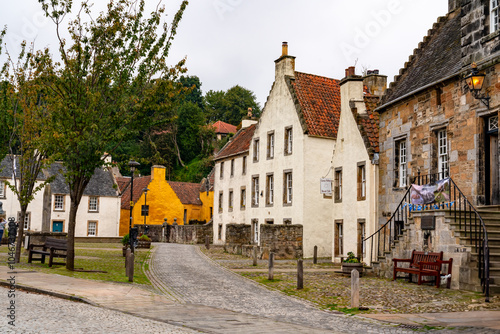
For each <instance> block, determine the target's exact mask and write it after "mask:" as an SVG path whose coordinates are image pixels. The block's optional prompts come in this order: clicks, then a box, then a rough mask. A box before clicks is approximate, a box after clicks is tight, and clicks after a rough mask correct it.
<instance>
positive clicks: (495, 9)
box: [490, 0, 500, 33]
mask: <svg viewBox="0 0 500 334" xmlns="http://www.w3.org/2000/svg"><path fill="white" fill-rule="evenodd" d="M498 3H499V1H498V0H490V33H494V32H495V31H497V30H498V29H499V28H500V24H499V16H498V14H499V6H498Z"/></svg>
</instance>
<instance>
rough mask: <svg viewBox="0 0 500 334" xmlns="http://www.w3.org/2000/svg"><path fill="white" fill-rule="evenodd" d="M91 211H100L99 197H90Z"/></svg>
mask: <svg viewBox="0 0 500 334" xmlns="http://www.w3.org/2000/svg"><path fill="white" fill-rule="evenodd" d="M89 212H99V197H95V196H90V197H89Z"/></svg>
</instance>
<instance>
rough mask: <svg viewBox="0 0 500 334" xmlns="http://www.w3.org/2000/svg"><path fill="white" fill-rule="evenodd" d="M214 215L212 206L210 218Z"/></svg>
mask: <svg viewBox="0 0 500 334" xmlns="http://www.w3.org/2000/svg"><path fill="white" fill-rule="evenodd" d="M213 216H214V208H213V207H210V219H212V217H213Z"/></svg>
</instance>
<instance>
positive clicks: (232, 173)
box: [231, 159, 234, 177]
mask: <svg viewBox="0 0 500 334" xmlns="http://www.w3.org/2000/svg"><path fill="white" fill-rule="evenodd" d="M233 176H234V159H232V160H231V177H233Z"/></svg>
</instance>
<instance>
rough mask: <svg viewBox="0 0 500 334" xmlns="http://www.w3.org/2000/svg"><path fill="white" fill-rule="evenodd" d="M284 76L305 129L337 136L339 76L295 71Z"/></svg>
mask: <svg viewBox="0 0 500 334" xmlns="http://www.w3.org/2000/svg"><path fill="white" fill-rule="evenodd" d="M285 80H286V82H287V84H288V87H289V89H290V93H291V94H292V97H293V100H294V102H295V107H296V109H297V113H298V114H299V118H300V119H301V123H302V127H303V130H304V133H306V134H308V135H310V136H319V137H327V138H337V131H338V127H339V121H340V86H339V80H336V79H331V78H326V77H322V76H318V75H313V74H307V73H301V72H295V77H290V76H286V77H285Z"/></svg>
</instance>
